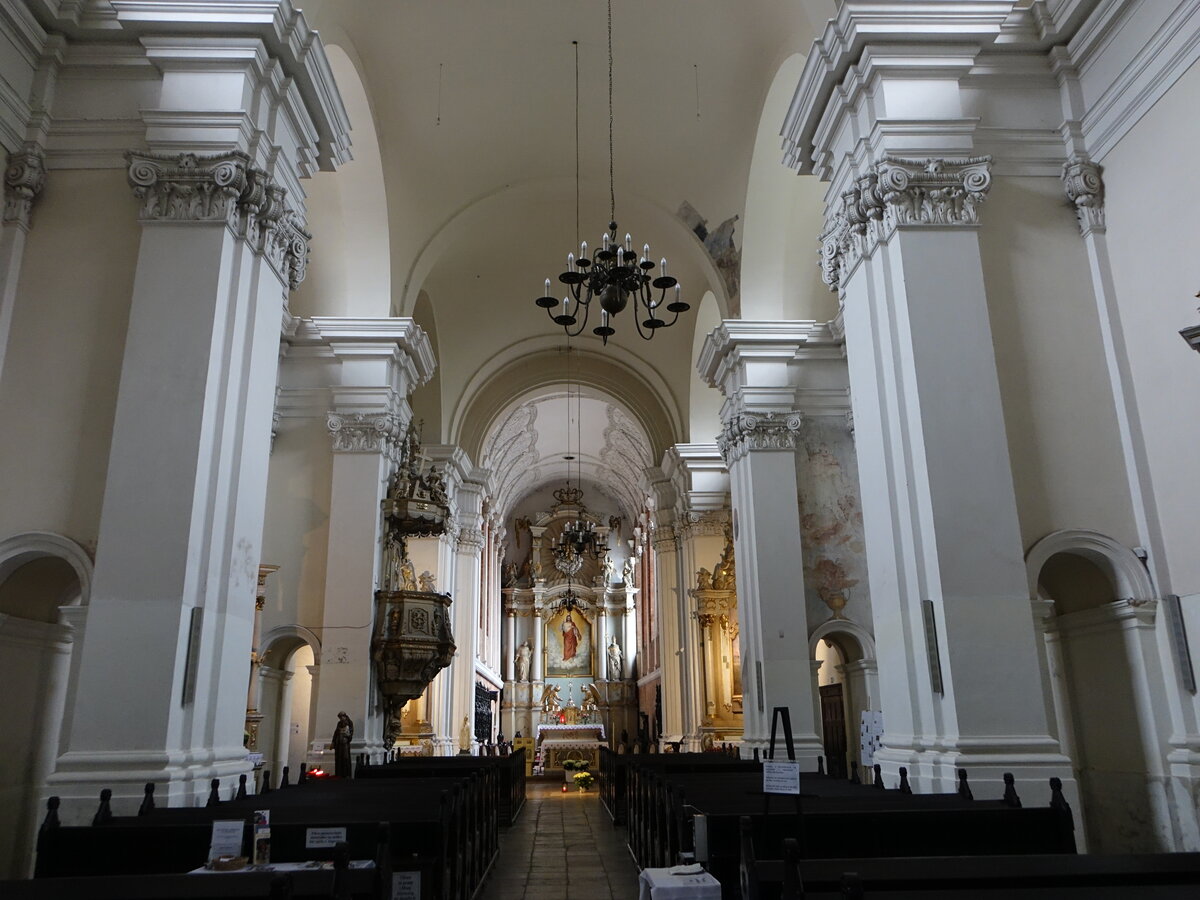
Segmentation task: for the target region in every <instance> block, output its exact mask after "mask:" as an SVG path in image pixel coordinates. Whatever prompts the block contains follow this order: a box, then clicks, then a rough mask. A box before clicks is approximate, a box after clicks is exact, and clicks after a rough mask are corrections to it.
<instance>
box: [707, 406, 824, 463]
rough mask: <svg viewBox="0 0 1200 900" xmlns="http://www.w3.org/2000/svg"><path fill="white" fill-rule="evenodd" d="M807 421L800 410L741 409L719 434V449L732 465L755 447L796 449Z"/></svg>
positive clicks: (760, 448)
mask: <svg viewBox="0 0 1200 900" xmlns="http://www.w3.org/2000/svg"><path fill="white" fill-rule="evenodd" d="M803 423H804V414H803V413H800V412H788V413H774V412H769V413H763V414H756V415H751V414H749V413H739V414H738V415H735V416H733V417H732V418H731V419H730V420H729V421H728V422H727V423H726V424H725V427H724V428H723V429H722V431H721V434H720V435H719V436H718V437H717V449H719V450H720V451H721V456H722V457H723V458H724V460H725V464H726V465H732V464H733V463H735V462H737V461H738V460H740V459H741V458H742V457H743V456H745V455H746V453H748V452H749V451H751V450H795V449H796V443H797V440H798V438H799V434H800V426H801V425H802V424H803Z"/></svg>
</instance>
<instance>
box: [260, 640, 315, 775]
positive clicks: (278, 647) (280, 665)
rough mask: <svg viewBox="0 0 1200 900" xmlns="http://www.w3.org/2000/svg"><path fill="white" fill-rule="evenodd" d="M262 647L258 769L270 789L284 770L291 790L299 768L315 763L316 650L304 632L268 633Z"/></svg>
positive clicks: (313, 641)
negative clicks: (260, 762) (260, 763)
mask: <svg viewBox="0 0 1200 900" xmlns="http://www.w3.org/2000/svg"><path fill="white" fill-rule="evenodd" d="M263 646H264V647H265V650H264V651H263V664H262V665H261V666H260V667H259V670H258V674H259V691H260V699H259V707H258V708H259V711H260V712H261V713H262V716H263V719H262V724H261V725H260V726H259V750H260V751H261V752H262V754H263V769H264V770H267V771H269V772H270V773H271V786H272V787H275V786H277V785H278V784H279V779H280V777H281V776H282V773H283V767H284V766H287V767H288V768H289V770H290V777H291V782H292V783H293V784H295V782H296V778H297V777H298V776H299V772H300V763H303V762H316V761H319V759H317V758H315V757H314V753H313V749H312V747H313V741H315V740H317V736H316V734H317V723H316V722H314V721H313V715H314V714H315V713H316V709H317V704H316V692H317V688H318V685H319V683H320V668H319V665H318V663H317V660H318V659H319V658H320V644H319V642H317V640H316V638H315V636H313V635H312V634H311V633H308V632H306V630H305V629H301V628H298V627H290V628H289V627H283V628H277V629H274V630H273V631H272V632H271V633H269V634H268V635H267V636H266V637H265V638H264V640H263ZM332 732H333V726H332V725H330V733H331V734H332Z"/></svg>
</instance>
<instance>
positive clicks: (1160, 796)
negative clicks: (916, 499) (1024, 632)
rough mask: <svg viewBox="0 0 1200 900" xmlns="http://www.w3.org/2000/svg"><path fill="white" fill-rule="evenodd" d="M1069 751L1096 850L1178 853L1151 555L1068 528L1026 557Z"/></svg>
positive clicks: (1090, 845)
mask: <svg viewBox="0 0 1200 900" xmlns="http://www.w3.org/2000/svg"><path fill="white" fill-rule="evenodd" d="M1026 568H1027V575H1028V578H1029V584H1030V594H1031V598H1032V600H1033V602H1034V611H1035V615H1036V616H1037V618H1038V619H1039V622H1040V625H1041V630H1042V635H1043V658H1042V660H1041V665H1042V669H1043V682H1044V683H1046V684H1047V685H1049V697H1048V701H1049V706H1050V707H1051V710H1052V713H1053V721H1054V722H1055V724H1056V728H1057V732H1058V737H1059V741H1060V743H1061V745H1062V749H1063V752H1064V753H1066V754H1067V755H1069V756H1070V757H1071V760H1072V764H1073V767H1074V771H1075V779H1076V781H1077V783H1078V790H1079V799H1080V803H1079V807H1080V808H1079V809H1078V810H1077V813H1078V815H1079V818H1080V820H1081V821H1082V825H1083V829H1082V830H1083V833H1084V842H1085V843H1086V847H1087V849H1088V850H1089V851H1090V852H1101V853H1141V852H1156V851H1161V850H1166V849H1169V848H1170V847H1171V845H1172V840H1171V824H1170V822H1169V820H1168V816H1167V814H1166V812H1165V811H1166V810H1167V809H1168V804H1167V798H1166V796H1165V793H1164V789H1163V778H1164V771H1163V760H1162V750H1161V747H1162V741H1163V740H1164V738H1165V736H1164V735H1161V734H1159V733H1157V732H1156V730H1155V727H1154V725H1153V723H1154V722H1156V721H1158V722H1162V721H1167V720H1168V718H1169V717H1168V714H1167V711H1166V709H1165V702H1166V701H1165V697H1164V696H1163V691H1162V685H1163V676H1164V673H1163V671H1162V665H1161V657H1160V655H1159V652H1158V646H1157V644H1158V641H1157V638H1156V634H1155V627H1156V619H1157V603H1156V601H1155V600H1154V599H1153V588H1152V586H1151V583H1150V579H1149V576H1148V575H1147V573H1146V571H1145V568H1144V567H1143V566H1142V564H1141V561H1140V560H1139V559H1138V558H1137V556H1136V554H1134V553H1133V551H1132V550H1130V549H1129V548H1128V547H1125V546H1123V545H1121V544H1120V543H1118V542H1117V541H1114V540H1113V539H1112V538H1109V537H1107V536H1105V535H1103V534H1099V533H1097V532H1092V531H1081V530H1064V531H1058V532H1055V533H1053V534H1051V535H1048V536H1047V537H1045V538H1043V539H1042V540H1040V541H1038V542H1037V543H1036V544H1035V545H1034V546H1033V547H1031V548H1030V550H1029V552H1028V553H1027V554H1026Z"/></svg>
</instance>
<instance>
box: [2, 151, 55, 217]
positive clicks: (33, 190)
mask: <svg viewBox="0 0 1200 900" xmlns="http://www.w3.org/2000/svg"><path fill="white" fill-rule="evenodd" d="M45 184H46V157H45V155H44V154H43V153H42V151H41V148H40V147H38V146H37V145H36V144H26V145H25V147H24V148H23V149H21V150H18V151H17V152H16V153H10V154H9V155H8V166H7V167H6V168H5V169H4V223H5V224H6V225H17V226H18V227H20V228H23V229H25V230H28V229H29V214H30V211H31V210H32V209H33V201H34V200H35V199H37V195H38V194H40V193H41V192H42V187H43V186H45Z"/></svg>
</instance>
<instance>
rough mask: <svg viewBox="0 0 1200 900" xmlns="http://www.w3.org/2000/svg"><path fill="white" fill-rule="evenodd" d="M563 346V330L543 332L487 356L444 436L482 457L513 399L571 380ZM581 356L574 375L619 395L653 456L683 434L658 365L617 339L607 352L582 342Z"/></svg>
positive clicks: (574, 378)
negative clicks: (487, 440) (488, 437)
mask: <svg viewBox="0 0 1200 900" xmlns="http://www.w3.org/2000/svg"><path fill="white" fill-rule="evenodd" d="M561 350H562V336H561V334H545V335H538V336H536V337H532V338H527V339H526V340H523V341H519V342H517V343H516V344H515V345H513V346H511V347H508V348H506V349H505V350H503V351H501V352H500V353H497V354H495V355H494V356H493V357H492V358H491V359H489V360H487V361H486V362H485V363H484V364H483V365H482V366H480V367H479V369H478V370H477V371H476V373H475V374H474V376H472V378H471V380H470V381H469V382H468V383H467V386H466V388H465V390H464V391H463V393H462V397H461V399H460V401H459V403H458V405H457V406H456V407H455V409H454V411H453V412H452V414H451V416H450V421H449V423H448V430H449V433H448V434H447V436H446V442H447V443H451V444H457V445H458V446H460V447H462V448H463V450H464V452H466V454H467V455H468V456H469V457H471V459H475V460H478V459H479V458H480V452H481V450H482V449H483V443H484V439H485V437H486V435H487V434H488V433H489V432H490V431H491V430H492V427H493V425H494V423H495V421H496V419H497V418H498V417H499V416H500V415H501V414H502V413H503V411H504V410H505V409H506V408H508V407H509V406H510V405H511V404H512V402H513V401H514V400H515V399H517V398H518V397H521V396H522V395H525V394H531V393H534V392H536V391H539V390H543V389H545V388H548V387H551V386H554V385H556V384H563V383H565V382H566V381H567V375H568V373H567V366H566V360H565V356H564V354H563V353H562V352H561ZM579 357H581V358H582V359H583V363H582V364H575V365H573V367H572V369H571V372H570V377H571V380H572V381H573V382H575V383H577V384H579V385H581V386H582V388H584V389H585V390H586V389H591V390H593V391H597V392H600V393H602V394H607V395H609V396H612V397H614V398H620V400H621V403H622V405H623V406H625V408H627V409H628V410H629V412H630V414H631V415H633V417H634V418H635V419H636V420H637V422H638V424H640V425H641V427H642V429H643V430H644V431H645V432H646V434H647V435H648V436H649V438H650V444H651V450H652V453H653V456H654V458H655V459H659V458H661V457H662V454H663V453H664V452H666V449H667V448H668V447H670V446H671V445H672V444H675V443H676V442H678V441H680V440H682V435H683V421H682V416H681V415H680V412H679V409H678V405H677V403H676V402H675V401H674V397H673V396H672V394H671V391H670V389H669V388H668V386H667V383H666V381H665V380H664V379H663V378H662V376H661V375H659V374H658V372H657V371H655V370H654V369H653V368H651V367H650V366H647V365H646V364H645V363H643V362H641V361H640V360H638V359H637V358H636V357H634V356H633V354H631V353H630V352H629V351H628V350H625V349H624V348H622V347H620V346H619V345H615V344H610V345H609V346H608V347H607V348H606V351H605V352H604V353H603V354H601V353H596V352H592V351H589V350H587V349H584V348H580V349H579Z"/></svg>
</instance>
